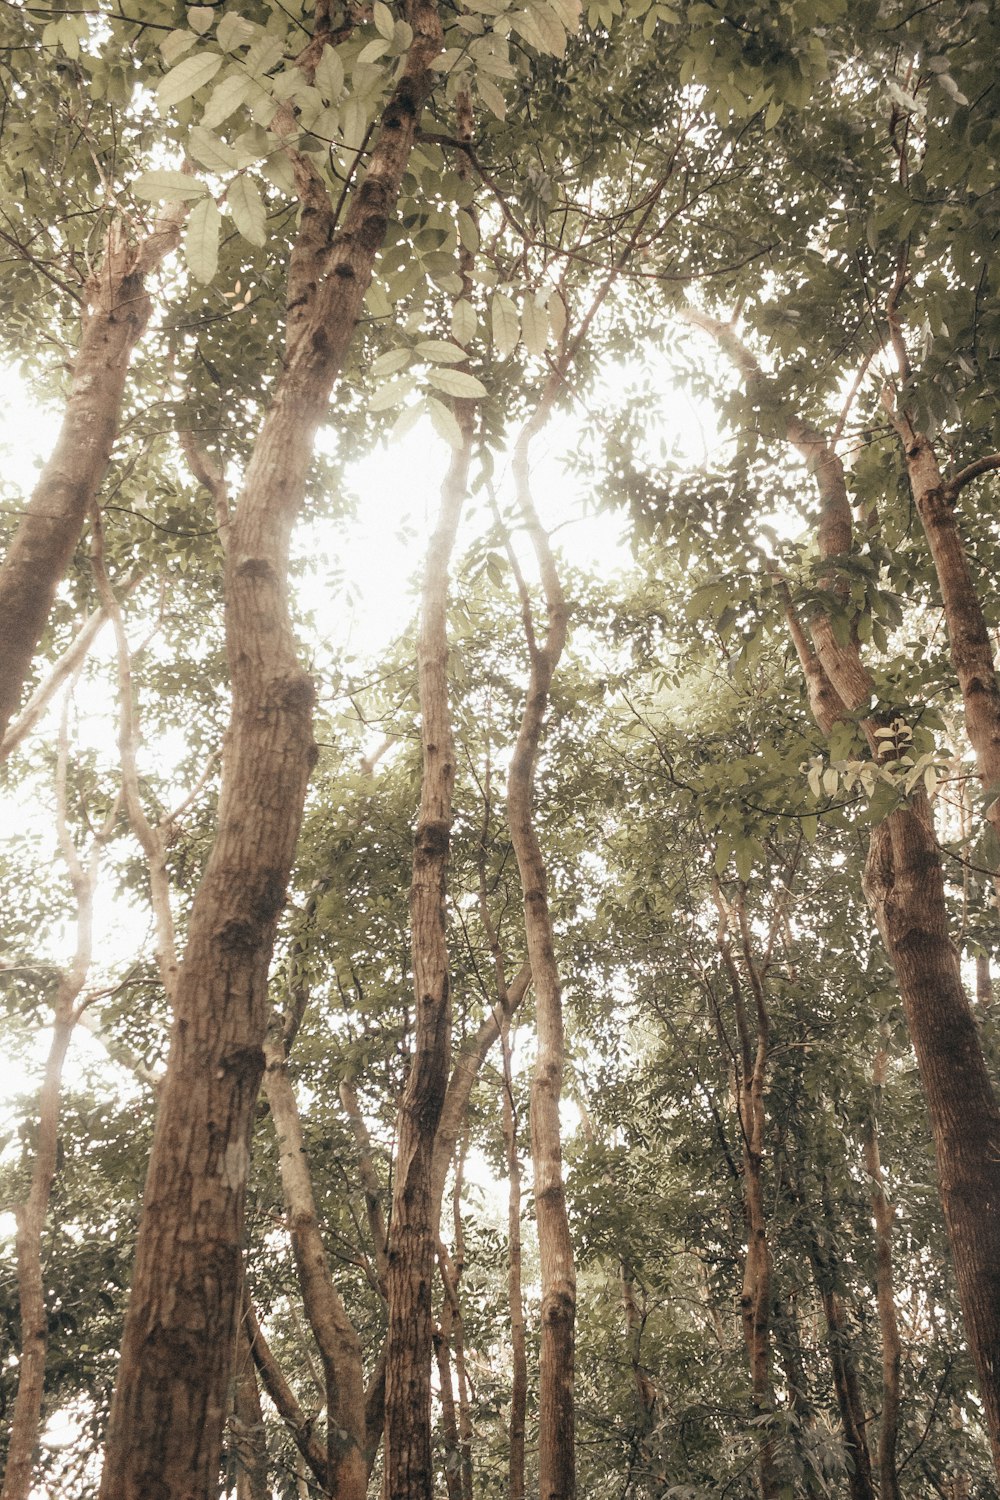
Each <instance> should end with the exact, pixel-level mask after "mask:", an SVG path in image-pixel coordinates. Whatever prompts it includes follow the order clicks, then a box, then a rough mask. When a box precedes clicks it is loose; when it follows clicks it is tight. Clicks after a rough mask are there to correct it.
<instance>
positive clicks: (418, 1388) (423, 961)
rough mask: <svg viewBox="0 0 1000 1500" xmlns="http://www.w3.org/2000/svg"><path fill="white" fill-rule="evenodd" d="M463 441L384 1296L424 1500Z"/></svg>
mask: <svg viewBox="0 0 1000 1500" xmlns="http://www.w3.org/2000/svg"><path fill="white" fill-rule="evenodd" d="M455 405H456V417H457V420H458V421H459V424H460V426H461V427H462V430H463V436H464V439H465V441H464V442H463V445H462V447H461V449H458V450H456V452H455V453H454V455H453V457H452V461H451V464H450V466H449V471H448V476H447V478H446V480H445V483H444V486H443V488H442V494H441V513H440V517H439V520H438V525H437V529H436V531H435V533H434V536H433V537H432V538H431V543H430V546H429V548H428V552H427V562H426V567H425V573H424V590H423V602H422V609H421V621H420V637H419V641H418V647H417V662H418V674H419V683H420V710H421V715H422V721H423V723H422V743H423V756H424V768H423V781H422V785H421V794H420V812H419V816H418V820H417V829H416V837H415V841H414V850H413V880H412V885H411V888H410V921H411V951H412V957H413V987H414V999H415V1022H414V1047H413V1057H412V1059H411V1062H410V1070H409V1074H408V1075H407V1080H406V1086H405V1088H404V1090H403V1098H402V1101H401V1104H400V1111H399V1125H398V1148H397V1159H396V1171H395V1178H394V1181H393V1196H392V1216H391V1219H390V1225H389V1253H388V1266H387V1271H386V1298H387V1302H388V1318H389V1330H388V1338H387V1343H386V1377H385V1464H386V1475H387V1481H386V1482H387V1486H388V1490H389V1493H390V1494H391V1495H392V1497H393V1500H432V1496H433V1490H434V1472H433V1465H432V1460H431V1350H432V1340H433V1322H432V1309H431V1293H432V1287H433V1282H434V1258H435V1250H436V1247H437V1243H438V1236H439V1231H440V1222H439V1217H438V1221H437V1222H435V1208H436V1207H437V1211H438V1216H439V1215H440V1205H439V1204H437V1205H436V1204H435V1196H434V1145H435V1139H436V1136H437V1129H438V1124H439V1121H440V1119H441V1113H442V1109H443V1106H444V1100H445V1093H446V1090H447V1086H448V1069H449V1064H450V1051H451V999H450V995H449V985H448V945H447V938H446V933H445V905H446V896H447V891H446V880H445V876H446V871H447V863H448V844H449V838H450V834H451V824H452V789H453V787H454V782H455V757H454V749H453V745H452V734H451V714H450V709H449V704H448V670H447V669H448V635H447V605H448V570H449V564H450V559H451V552H452V547H453V545H454V541H455V533H456V530H457V528H458V521H459V517H460V515H461V511H462V505H463V503H464V501H465V497H466V494H467V490H468V476H469V465H470V462H471V458H472V423H473V411H472V409H471V408H470V406H469V405H468V403H465V402H457V403H456V404H455Z"/></svg>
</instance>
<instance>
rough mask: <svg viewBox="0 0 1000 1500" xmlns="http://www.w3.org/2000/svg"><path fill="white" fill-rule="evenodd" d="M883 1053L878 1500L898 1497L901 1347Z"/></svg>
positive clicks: (871, 1146)
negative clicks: (885, 1157)
mask: <svg viewBox="0 0 1000 1500" xmlns="http://www.w3.org/2000/svg"><path fill="white" fill-rule="evenodd" d="M885 1061H886V1058H885V1053H884V1052H882V1053H880V1054H879V1056H878V1059H877V1062H876V1072H875V1082H874V1093H875V1099H873V1101H872V1110H871V1114H870V1116H869V1118H868V1124H867V1127H866V1130H865V1169H866V1171H867V1172H868V1176H869V1177H870V1179H871V1195H872V1213H873V1214H874V1217H875V1295H876V1299H877V1302H878V1322H879V1330H880V1332H881V1335H882V1419H881V1423H880V1425H879V1439H878V1473H879V1497H880V1500H901V1497H900V1490H899V1475H898V1473H897V1471H896V1442H897V1439H898V1437H899V1401H900V1390H899V1381H900V1367H901V1364H902V1345H901V1343H900V1338H899V1323H898V1320H897V1318H896V1299H895V1296H894V1294H893V1284H892V1220H893V1211H892V1205H891V1203H890V1202H889V1199H888V1198H887V1197H886V1192H885V1179H884V1177H883V1175H882V1160H881V1157H880V1154H879V1145H878V1120H877V1116H876V1100H877V1099H878V1097H879V1095H880V1094H881V1090H882V1085H883V1083H884V1078H885Z"/></svg>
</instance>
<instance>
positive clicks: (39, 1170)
mask: <svg viewBox="0 0 1000 1500" xmlns="http://www.w3.org/2000/svg"><path fill="white" fill-rule="evenodd" d="M73 1022H74V1018H73V1005H72V1001H70V1002H69V1004H66V1003H64V1002H63V1001H62V1000H60V1001H59V1002H57V1006H56V1016H55V1020H54V1023H53V1027H52V1041H51V1043H50V1046H49V1055H48V1057H47V1058H46V1062H45V1077H44V1080H43V1083H42V1091H41V1097H40V1099H39V1106H38V1145H37V1148H36V1150H35V1162H34V1167H33V1169H32V1174H31V1188H30V1191H29V1193H28V1197H27V1199H26V1200H25V1201H24V1202H23V1203H19V1204H18V1205H17V1208H16V1210H15V1215H16V1220H17V1292H18V1302H19V1305H20V1313H21V1355H20V1360H19V1362H18V1368H17V1396H16V1398H15V1401H14V1414H13V1417H12V1420H11V1424H10V1437H9V1440H8V1444H7V1462H6V1467H5V1469H4V1476H3V1490H2V1492H0V1493H2V1500H28V1497H29V1495H30V1494H31V1477H32V1472H33V1469H34V1463H35V1455H36V1453H37V1449H38V1437H39V1429H40V1427H41V1422H42V1398H43V1395H44V1391H45V1355H46V1350H47V1348H48V1333H49V1330H48V1318H47V1316H46V1312H45V1284H44V1281H43V1278H42V1235H43V1233H44V1231H45V1221H46V1219H47V1217H48V1211H49V1200H50V1198H51V1196H52V1184H53V1182H54V1181H55V1175H56V1161H57V1157H58V1135H59V1096H60V1092H61V1088H62V1070H63V1063H64V1062H65V1060H66V1051H67V1048H68V1047H69V1043H70V1038H71V1036H72V1034H73Z"/></svg>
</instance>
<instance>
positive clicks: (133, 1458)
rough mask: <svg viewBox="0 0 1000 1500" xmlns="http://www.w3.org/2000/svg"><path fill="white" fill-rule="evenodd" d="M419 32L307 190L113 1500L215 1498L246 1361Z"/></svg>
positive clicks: (110, 1473)
mask: <svg viewBox="0 0 1000 1500" xmlns="http://www.w3.org/2000/svg"><path fill="white" fill-rule="evenodd" d="M406 19H407V20H408V21H409V23H410V25H411V26H412V28H413V31H414V40H413V42H412V45H411V48H410V51H409V54H408V57H407V61H406V64H405V66H404V69H403V73H402V75H401V77H400V79H399V81H398V82H397V84H396V87H395V89H394V91H393V94H392V96H391V97H390V100H389V103H388V105H387V106H386V109H385V111H384V113H383V116H382V121H381V124H380V127H379V130H378V133H377V136H376V138H375V142H374V145H373V148H372V154H371V157H370V158H369V166H368V175H367V177H366V178H365V181H364V183H363V184H362V186H361V187H360V188H359V189H358V191H357V192H356V193H355V194H354V196H353V197H352V199H351V202H350V204H349V206H348V208H347V211H346V214H345V216H344V218H343V221H342V226H341V228H340V229H339V230H338V231H337V232H336V234H335V235H334V236H333V237H332V240H331V231H332V229H333V225H334V219H333V210H332V206H331V204H330V200H329V194H328V192H327V189H326V186H325V184H324V183H322V182H321V181H319V180H318V179H315V178H314V177H310V176H309V169H308V164H307V163H305V162H304V161H303V159H301V158H299V159H297V162H296V169H297V172H298V174H299V181H300V188H301V191H302V195H303V198H304V204H303V213H302V219H301V227H300V232H299V239H298V241H297V243H296V246H295V249H294V251H293V255H292V259H291V262H290V265H289V319H288V348H287V354H286V358H285V364H284V368H283V371H282V374H281V376H280V378H279V380H278V382H277V384H276V386H275V391H274V396H273V398H272V401H271V405H270V407H269V409H268V412H267V415H266V416H265V419H264V423H263V426H262V428H261V432H260V435H259V437H258V439H257V442H256V444H255V447H254V451H253V456H252V458H251V461H250V464H249V467H248V470H247V474H246V479H245V484H244V489H243V494H242V496H241V498H240V501H239V503H238V505H237V508H236V514H235V516H234V518H233V520H232V524H231V526H230V528H229V530H230V535H229V541H228V546H227V549H226V559H225V584H226V589H225V592H226V629H227V650H228V656H229V664H230V671H231V675H232V693H233V702H232V716H231V721H230V729H229V734H228V738H227V744H226V753H225V757H224V763H223V779H222V790H221V795H220V801H219V814H218V832H217V835H216V840H215V844H214V846H213V848H212V851H211V854H210V856H209V860H208V864H207V867H206V871H205V875H204V879H203V881H202V884H201V887H200V889H199V891H198V894H197V896H196V898H195V902H194V907H193V910H192V913H191V919H190V925H189V933H188V945H187V951H186V953H185V957H184V962H183V965H182V969H181V973H180V976H179V980H178V985H177V992H176V996H175V1007H174V1016H175V1019H174V1029H173V1034H172V1039H171V1049H170V1059H169V1062H168V1068H167V1076H166V1079H165V1082H164V1086H163V1089H162V1091H161V1098H160V1108H159V1112H158V1116H157V1122H156V1132H155V1136H154V1143H153V1151H152V1157H151V1160H150V1166H149V1173H148V1177H147V1181H146V1190H145V1195H144V1199H143V1217H142V1222H141V1225H140V1231H139V1242H138V1247H137V1251H136V1261H135V1270H134V1274H133V1284H132V1293H131V1297H130V1299H129V1306H128V1312H127V1315H126V1321H125V1336H124V1343H123V1348H122V1358H121V1364H120V1367H119V1373H118V1383H117V1388H116V1392H115V1398H114V1402H113V1405H112V1413H111V1422H110V1427H109V1432H108V1439H107V1448H106V1453H105V1463H104V1473H103V1478H102V1484H101V1497H102V1500H211V1497H213V1496H214V1493H215V1486H216V1483H217V1478H218V1471H219V1453H220V1447H221V1441H222V1431H223V1425H224V1422H225V1414H226V1391H227V1386H228V1379H229V1369H230V1364H231V1360H232V1348H233V1337H234V1333H235V1323H236V1310H237V1299H238V1292H239V1259H240V1244H241V1238H242V1226H243V1207H244V1201H245V1194H246V1174H247V1165H248V1158H249V1141H250V1132H251V1128H252V1123H253V1112H254V1103H255V1100H256V1096H257V1090H258V1087H259V1084H260V1079H261V1073H262V1070H263V1063H264V1058H263V1050H262V1043H263V1040H264V1033H265V1028H266V1024H267V972H268V965H269V962H270V958H271V952H272V949H273V944H274V936H275V929H276V925H277V920H278V917H279V914H280V911H281V908H282V905H283V903H284V900H285V893H286V889H287V883H288V878H289V873H290V870H291V864H292V858H293V855H294V851H295V843H296V839H297V836H298V829H299V824H300V821H301V816H302V808H303V804H304V800H305V791H306V784H307V781H308V777H309V772H310V769H311V766H312V763H313V760H314V757H315V750H314V746H313V740H312V733H311V712H312V700H313V688H312V683H311V681H310V679H309V677H308V676H307V674H306V673H305V672H304V671H303V670H302V669H301V667H300V666H299V663H298V660H297V655H296V647H295V640H294V636H293V633H292V629H291V624H290V621H289V617H288V608H287V599H286V592H287V583H286V580H287V558H288V542H289V536H290V533H291V529H292V525H293V523H294V521H295V518H296V515H297V513H298V510H299V507H300V504H301V501H302V497H303V494H304V491H305V484H306V477H307V472H308V468H309V464H310V460H311V455H312V449H313V441H314V437H315V433H316V429H317V427H318V426H319V424H320V422H321V421H322V420H324V418H325V416H326V413H327V409H328V399H329V394H330V390H331V387H332V383H333V380H334V378H335V377H336V375H337V373H338V372H339V370H340V367H341V365H342V363H343V360H344V357H345V355H346V353H347V349H348V347H349V345H350V342H351V339H352V336H353V332H354V327H355V324H356V322H357V319H358V316H359V315H360V312H361V307H362V301H363V298H364V295H365V292H366V290H367V287H368V284H369V282H370V279H371V272H372V266H373V262H374V258H375V255H376V253H377V250H378V248H379V246H380V245H381V243H382V240H383V238H384V235H385V229H386V225H387V222H388V216H389V214H390V213H391V211H392V208H393V205H394V203H395V201H396V197H397V194H398V191H399V185H400V182H401V179H402V175H403V172H404V170H405V167H406V163H407V161H408V159H409V154H410V149H411V147H412V145H413V141H414V137H415V133H416V128H417V121H418V117H419V114H420V110H421V106H422V104H423V102H424V100H425V99H426V97H427V95H428V93H429V91H430V87H431V83H432V74H431V73H430V71H429V64H430V63H431V61H432V60H433V58H434V57H436V56H437V54H438V52H439V51H440V48H441V27H440V21H439V19H438V15H437V11H436V8H435V7H434V5H433V4H431V3H426V0H411V3H410V4H409V5H408V6H407V7H406Z"/></svg>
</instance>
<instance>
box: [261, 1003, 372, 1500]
mask: <svg viewBox="0 0 1000 1500" xmlns="http://www.w3.org/2000/svg"><path fill="white" fill-rule="evenodd" d="M264 1055H265V1058H266V1063H267V1071H266V1074H265V1080H264V1089H265V1092H266V1094H267V1102H268V1104H269V1105H270V1107H271V1118H272V1120H273V1122H274V1130H275V1135H276V1136H277V1140H278V1170H279V1172H280V1174H281V1187H282V1193H283V1195H284V1200H285V1209H286V1213H287V1221H288V1228H289V1230H290V1232H291V1237H292V1253H293V1255H294V1257H295V1269H296V1273H297V1275H298V1282H299V1288H300V1290H301V1292H302V1302H303V1306H304V1308H305V1313H306V1319H307V1321H308V1323H309V1327H310V1329H311V1330H312V1334H313V1338H314V1339H315V1340H316V1347H317V1349H318V1350H319V1355H320V1360H321V1362H322V1366H323V1385H324V1390H325V1394H326V1437H327V1445H326V1446H327V1453H326V1474H327V1488H328V1489H329V1491H330V1493H331V1494H332V1495H335V1496H336V1497H337V1500H365V1495H366V1493H367V1489H368V1460H367V1452H366V1448H367V1444H366V1433H365V1376H364V1362H363V1357H362V1352H361V1342H360V1340H359V1338H358V1335H357V1333H356V1332H355V1329H354V1325H353V1324H352V1322H351V1320H350V1318H349V1317H348V1314H347V1309H346V1308H345V1307H344V1304H343V1301H342V1299H341V1296H340V1293H339V1292H338V1290H337V1287H336V1284H335V1283H334V1280H333V1277H332V1275H331V1274H330V1266H329V1263H328V1261H327V1258H326V1250H325V1247H324V1245H323V1236H322V1233H321V1231H320V1223H319V1214H318V1212H317V1209H316V1202H315V1198H314V1196H313V1190H312V1179H311V1177H310V1174H309V1163H308V1161H307V1159H306V1154H305V1143H304V1141H303V1138H302V1123H301V1120H300V1118H299V1110H298V1104H297V1102H296V1099H295V1090H294V1088H293V1085H292V1080H291V1078H290V1077H289V1074H288V1064H287V1061H286V1058H285V1043H284V1038H283V1036H282V1034H281V1026H280V1022H278V1021H277V1020H276V1021H275V1023H273V1024H272V1026H271V1027H270V1028H269V1030H268V1035H267V1039H266V1041H265V1043H264Z"/></svg>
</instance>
